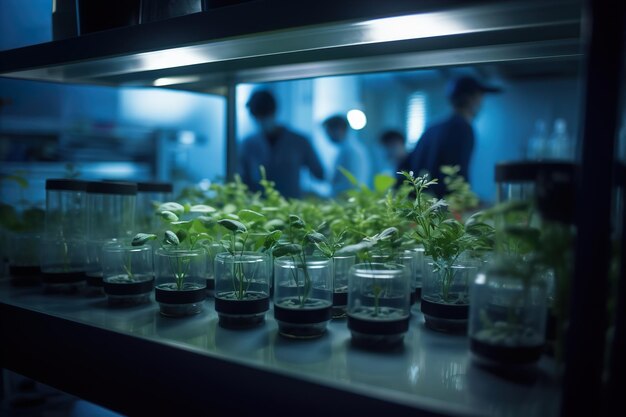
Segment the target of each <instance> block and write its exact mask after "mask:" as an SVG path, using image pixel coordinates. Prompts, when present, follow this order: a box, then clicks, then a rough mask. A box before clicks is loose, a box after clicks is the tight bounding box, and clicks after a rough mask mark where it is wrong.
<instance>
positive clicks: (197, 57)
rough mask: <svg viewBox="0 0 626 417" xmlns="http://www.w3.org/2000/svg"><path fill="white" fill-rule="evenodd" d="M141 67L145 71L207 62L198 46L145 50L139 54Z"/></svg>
mask: <svg viewBox="0 0 626 417" xmlns="http://www.w3.org/2000/svg"><path fill="white" fill-rule="evenodd" d="M139 57H140V60H141V69H142V70H145V71H151V70H159V69H164V68H176V67H184V66H187V65H196V64H202V63H205V62H208V61H209V59H208V57H207V56H206V54H205V53H202V51H201V50H200V49H199V48H198V47H185V48H175V49H165V50H163V51H154V52H146V53H144V54H141V55H140V56H139Z"/></svg>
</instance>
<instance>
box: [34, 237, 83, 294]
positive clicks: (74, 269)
mask: <svg viewBox="0 0 626 417" xmlns="http://www.w3.org/2000/svg"><path fill="white" fill-rule="evenodd" d="M39 244H40V248H41V249H40V255H39V259H40V261H41V271H42V274H41V279H42V282H43V284H44V289H45V290H46V291H47V292H62V293H74V292H77V291H78V290H80V289H81V288H83V287H84V286H85V258H86V254H85V240H84V239H80V238H78V239H73V238H70V239H63V238H60V237H58V236H52V237H50V236H44V237H43V238H42V239H41V241H40V243H39Z"/></svg>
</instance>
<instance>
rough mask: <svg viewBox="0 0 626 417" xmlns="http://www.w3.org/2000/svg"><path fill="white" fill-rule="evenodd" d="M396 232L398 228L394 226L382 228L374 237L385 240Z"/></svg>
mask: <svg viewBox="0 0 626 417" xmlns="http://www.w3.org/2000/svg"><path fill="white" fill-rule="evenodd" d="M396 233H398V229H397V228H395V227H388V228H386V229H385V230H383V231H382V232H380V233H379V234H377V235H376V236H375V238H376V239H377V240H385V239H388V238H390V237H391V236H393V235H395V234H396Z"/></svg>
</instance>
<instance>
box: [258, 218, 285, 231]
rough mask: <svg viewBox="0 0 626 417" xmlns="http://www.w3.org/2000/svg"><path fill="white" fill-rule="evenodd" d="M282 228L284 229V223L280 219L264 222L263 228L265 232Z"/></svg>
mask: <svg viewBox="0 0 626 417" xmlns="http://www.w3.org/2000/svg"><path fill="white" fill-rule="evenodd" d="M283 227H285V222H284V221H282V220H281V219H272V220H270V221H268V222H266V223H265V225H264V226H263V228H264V229H265V230H275V229H282V228H283Z"/></svg>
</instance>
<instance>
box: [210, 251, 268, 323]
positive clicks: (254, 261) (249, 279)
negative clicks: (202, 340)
mask: <svg viewBox="0 0 626 417" xmlns="http://www.w3.org/2000/svg"><path fill="white" fill-rule="evenodd" d="M268 263H269V259H268V257H267V255H265V254H262V253H257V252H242V253H237V254H235V255H234V256H233V255H231V254H230V253H227V252H222V253H219V254H217V256H216V257H215V311H217V314H218V316H219V324H220V326H222V327H226V328H246V327H253V326H256V325H259V324H262V323H263V322H264V321H265V312H266V311H267V310H269V307H270V285H269V274H268V272H269V270H268V267H267V265H268Z"/></svg>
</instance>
